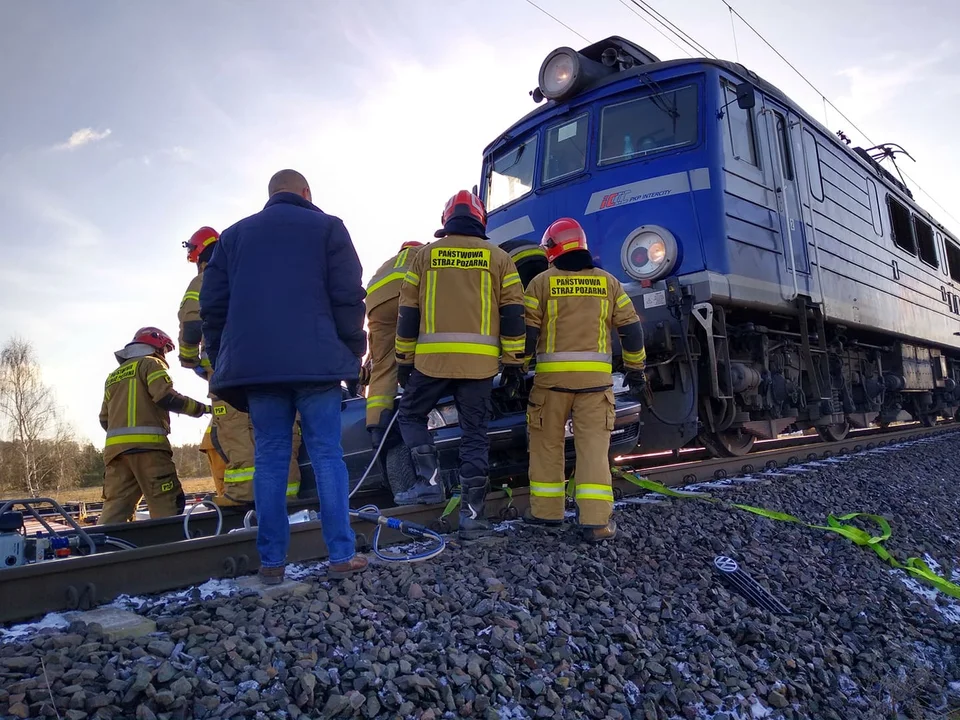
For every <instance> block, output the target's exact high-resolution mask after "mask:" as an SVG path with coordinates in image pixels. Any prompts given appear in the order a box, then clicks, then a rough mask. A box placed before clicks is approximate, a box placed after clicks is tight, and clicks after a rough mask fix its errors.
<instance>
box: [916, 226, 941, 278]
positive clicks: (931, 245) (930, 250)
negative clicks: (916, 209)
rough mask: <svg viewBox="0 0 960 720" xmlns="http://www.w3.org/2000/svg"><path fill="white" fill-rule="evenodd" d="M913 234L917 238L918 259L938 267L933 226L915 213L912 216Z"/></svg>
mask: <svg viewBox="0 0 960 720" xmlns="http://www.w3.org/2000/svg"><path fill="white" fill-rule="evenodd" d="M913 234H914V237H915V238H916V239H917V250H918V254H919V255H920V259H921V260H923V261H924V262H925V263H926V264H927V265H930V266H932V267H935V268H938V267H940V261H939V260H938V259H937V246H936V243H935V242H934V240H933V228H932V227H930V224H929V223H928V222H927V221H926V220H924V219H923V218H921V217H918V216H917V215H914V216H913Z"/></svg>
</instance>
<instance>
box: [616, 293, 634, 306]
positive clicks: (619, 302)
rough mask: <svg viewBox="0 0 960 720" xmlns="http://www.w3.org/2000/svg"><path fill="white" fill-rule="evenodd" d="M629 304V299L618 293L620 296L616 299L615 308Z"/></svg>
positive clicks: (625, 295) (624, 294)
mask: <svg viewBox="0 0 960 720" xmlns="http://www.w3.org/2000/svg"><path fill="white" fill-rule="evenodd" d="M630 302H631V301H630V298H629V297H628V296H627V294H626V293H620V296H619V297H618V298H617V307H618V308H622V307H624V306H625V305H629V304H630Z"/></svg>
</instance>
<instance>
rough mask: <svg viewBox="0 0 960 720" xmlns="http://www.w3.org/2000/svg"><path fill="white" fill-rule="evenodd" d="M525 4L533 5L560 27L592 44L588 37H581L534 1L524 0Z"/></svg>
mask: <svg viewBox="0 0 960 720" xmlns="http://www.w3.org/2000/svg"><path fill="white" fill-rule="evenodd" d="M524 2H526V3H527V5H532V6H533V7H535V8H536V9H537V10H539V11H540V12H542V13H543V14H544V15H546V16H547V17H548V18H550V19H552V20H553V21H554V22H556V23H559V24H560V25H563V27H565V28H566V29H567V30H569V31H570V32H572V33H573V34H574V35H576V36H577V37H578V38H580V39H581V40H583V41H584V42H585V43H589V42H590V41H589V40H588V39H587V38H586V37H584V36H583V35H581V34H580V33H578V32H577V31H576V30H574V29H573V28H572V27H570V26H569V25H567V24H566V23H565V22H564V21H563V20H561V19H560V18H558V17H557V16H556V15H551V14H550V13H548V12H547V11H546V10H544V9H543V8H542V7H540V6H539V5H537V4H536V3H535V2H533V0H524Z"/></svg>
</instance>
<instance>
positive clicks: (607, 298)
mask: <svg viewBox="0 0 960 720" xmlns="http://www.w3.org/2000/svg"><path fill="white" fill-rule="evenodd" d="M541 245H542V246H543V249H544V251H545V252H546V254H547V260H548V261H549V262H550V264H551V267H550V268H549V269H548V270H547V271H546V272H544V273H541V274H540V275H537V276H536V277H535V278H533V280H532V281H531V282H530V284H529V285H528V286H527V289H526V293H525V295H524V298H523V301H524V305H525V306H526V326H527V338H526V340H527V341H526V348H525V350H526V354H527V355H530V356H532V355H533V354H534V353H536V376H535V378H534V383H533V389H532V390H531V392H530V398H529V400H528V404H527V425H528V428H529V436H530V448H529V450H530V473H529V474H530V508H529V510H528V511H527V513H526V514H525V515H524V520H526V521H527V522H531V523H534V524H540V525H560V524H561V523H562V522H563V506H564V427H565V425H566V422H567V419H568V418H569V417H570V415H571V413H572V414H573V439H574V447H575V449H576V458H577V459H576V468H575V472H574V476H575V478H576V501H577V511H578V522H579V524H580V526H581V527H582V528H583V532H584V539H585V540H587V541H590V542H599V541H601V540H606V539H609V538H612V537H614V536H615V535H616V532H617V524H616V521H615V520H613V518H612V514H613V487H612V484H611V479H610V464H609V458H608V452H609V449H610V431H611V430H613V426H614V421H615V419H616V407H615V404H614V403H615V401H614V396H613V390H612V385H613V379H612V376H611V372H612V360H613V356H612V353H611V347H610V336H611V330H612V329H614V328H616V330H617V332H618V334H619V336H620V345H621V348H622V357H623V365H624V369H625V371H626V372H625V374H624V384H625V385H628V386H629V390H630V394H631V395H633V396H635V397H642V395H643V389H644V387H645V383H646V380H645V377H644V374H643V368H644V363H645V361H646V350H645V349H644V346H643V328H642V326H641V324H640V318H639V317H638V316H637V312H636V310H634V307H633V302H632V301H631V300H630V298H629V297H628V296H627V294H626V293H625V292H624V291H623V288H622V287H621V285H620V283H619V281H617V279H616V278H615V277H613V275H610V274H609V273H607V272H605V271H603V270H601V269H599V268H596V267H594V265H593V260H592V258H591V257H590V252H589V250H588V249H587V238H586V235H585V233H584V232H583V228H582V227H580V224H579V223H578V222H577V221H576V220H573V219H571V218H561V219H559V220H557V221H556V222H554V223H553V224H552V225H550V227H548V228H547V231H546V232H545V233H544V235H543V240H542V241H541Z"/></svg>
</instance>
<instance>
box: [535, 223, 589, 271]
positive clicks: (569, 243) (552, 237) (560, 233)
mask: <svg viewBox="0 0 960 720" xmlns="http://www.w3.org/2000/svg"><path fill="white" fill-rule="evenodd" d="M540 247H542V248H543V250H544V252H545V253H546V254H547V260H548V261H549V262H553V261H554V260H556V259H557V258H558V257H560V256H561V255H565V254H566V253H568V252H573V251H575V250H586V249H587V234H586V233H585V232H584V231H583V228H582V227H580V223H578V222H577V221H576V220H574V219H573V218H560V219H559V220H554V221H553V223H552V224H551V225H550V227H548V228H547V231H546V232H545V233H543V239H542V240H541V241H540Z"/></svg>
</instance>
